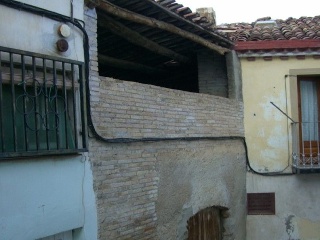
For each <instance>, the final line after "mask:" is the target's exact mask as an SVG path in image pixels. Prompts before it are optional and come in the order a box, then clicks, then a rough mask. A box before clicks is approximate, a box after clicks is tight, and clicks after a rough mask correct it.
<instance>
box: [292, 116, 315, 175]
mask: <svg viewBox="0 0 320 240" xmlns="http://www.w3.org/2000/svg"><path fill="white" fill-rule="evenodd" d="M319 123H320V122H295V123H292V143H293V145H292V159H293V163H292V166H293V170H294V171H295V172H296V173H317V172H319V173H320V134H319Z"/></svg>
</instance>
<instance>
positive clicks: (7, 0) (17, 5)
mask: <svg viewBox="0 0 320 240" xmlns="http://www.w3.org/2000/svg"><path fill="white" fill-rule="evenodd" d="M0 4H2V5H5V6H8V7H11V8H14V9H17V10H23V11H27V12H30V13H33V14H36V15H40V16H45V17H47V18H50V19H53V20H56V21H62V22H66V23H71V24H73V25H74V26H76V27H77V28H78V29H79V30H80V31H81V32H82V33H83V48H84V61H85V62H84V64H85V87H86V106H87V121H88V127H89V129H90V131H91V133H92V134H93V136H94V137H95V139H97V140H99V141H102V142H105V143H135V142H159V141H199V140H220V141H221V140H241V142H242V143H243V146H244V149H245V155H246V163H247V167H248V170H249V171H250V172H252V173H255V174H258V175H262V176H288V175H293V173H283V172H259V171H256V170H254V169H253V168H252V167H251V165H250V161H249V157H248V147H247V143H246V140H245V137H241V136H228V137H181V138H178V137H176V138H105V137H103V136H101V135H100V134H99V133H98V132H97V131H96V129H95V126H94V124H93V120H92V111H91V102H90V88H89V86H90V85H89V78H90V68H89V64H90V55H89V37H88V34H87V32H86V30H85V27H84V26H85V25H84V22H83V21H81V20H79V19H75V18H73V16H72V17H67V16H64V15H62V14H58V13H55V12H52V11H48V10H45V9H42V8H38V7H35V6H32V5H28V4H25V3H21V2H17V1H13V0H0Z"/></svg>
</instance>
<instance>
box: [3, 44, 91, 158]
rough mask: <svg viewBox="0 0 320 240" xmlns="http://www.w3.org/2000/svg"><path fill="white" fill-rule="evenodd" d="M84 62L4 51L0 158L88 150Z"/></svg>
mask: <svg viewBox="0 0 320 240" xmlns="http://www.w3.org/2000/svg"><path fill="white" fill-rule="evenodd" d="M83 96H84V94H83V89H82V63H80V62H76V61H69V60H66V59H55V58H50V57H46V58H45V57H44V56H42V55H39V54H33V53H26V52H19V51H18V50H12V49H10V51H9V50H8V49H5V48H0V157H4V158H7V157H14V156H34V155H47V154H64V153H75V152H79V151H81V150H85V149H86V139H85V134H83V133H85V125H84V124H83V123H84V111H83V109H84V108H83V101H80V99H83Z"/></svg>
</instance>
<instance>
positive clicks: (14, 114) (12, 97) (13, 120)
mask: <svg viewBox="0 0 320 240" xmlns="http://www.w3.org/2000/svg"><path fill="white" fill-rule="evenodd" d="M9 56H10V60H9V61H10V83H11V100H12V115H11V116H12V124H13V133H12V134H13V150H14V152H17V129H16V95H15V86H14V71H13V53H10V54H9Z"/></svg>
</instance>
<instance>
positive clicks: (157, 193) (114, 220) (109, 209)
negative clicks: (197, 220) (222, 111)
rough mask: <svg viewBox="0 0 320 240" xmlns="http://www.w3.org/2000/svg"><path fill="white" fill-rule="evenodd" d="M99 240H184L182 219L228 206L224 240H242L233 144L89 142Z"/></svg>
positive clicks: (240, 167)
mask: <svg viewBox="0 0 320 240" xmlns="http://www.w3.org/2000/svg"><path fill="white" fill-rule="evenodd" d="M90 159H91V161H92V165H93V166H92V170H93V173H94V189H95V192H96V198H97V205H98V225H99V229H98V234H99V239H100V240H104V239H119V240H120V239H136V240H145V239H163V240H167V239H185V238H178V237H177V236H186V234H187V228H186V226H187V220H188V219H189V218H190V217H191V216H192V215H194V214H196V213H197V212H198V211H200V210H201V209H204V208H206V207H210V206H224V207H227V208H229V209H230V210H229V213H230V217H229V218H228V219H225V220H224V224H223V225H224V228H225V232H224V236H225V238H224V239H230V240H231V239H245V237H244V235H245V209H246V208H245V153H244V148H243V145H242V143H241V142H240V141H239V140H226V141H210V140H203V141H173V142H165V141H162V142H148V143H146V142H141V143H130V144H124V143H123V144H105V143H102V142H99V141H96V140H94V139H92V140H90Z"/></svg>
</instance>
